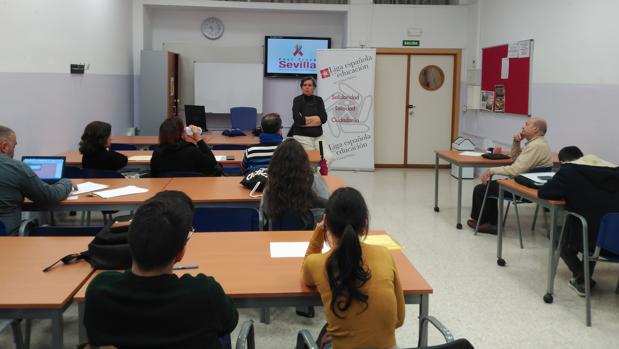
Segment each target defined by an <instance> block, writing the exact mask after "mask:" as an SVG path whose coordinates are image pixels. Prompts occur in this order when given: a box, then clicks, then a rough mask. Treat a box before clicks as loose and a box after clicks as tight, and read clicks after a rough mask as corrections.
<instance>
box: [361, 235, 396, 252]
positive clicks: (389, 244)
mask: <svg viewBox="0 0 619 349" xmlns="http://www.w3.org/2000/svg"><path fill="white" fill-rule="evenodd" d="M363 242H365V243H366V244H368V245H378V246H384V247H386V248H387V249H388V250H401V249H402V245H400V244H399V243H398V242H397V241H395V240H394V239H393V238H392V237H391V236H389V235H387V234H381V235H368V236H366V237H365V240H364V241H363Z"/></svg>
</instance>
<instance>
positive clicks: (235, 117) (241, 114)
mask: <svg viewBox="0 0 619 349" xmlns="http://www.w3.org/2000/svg"><path fill="white" fill-rule="evenodd" d="M257 119H258V112H257V110H256V108H253V107H234V108H230V122H231V124H232V128H238V129H241V130H243V131H247V130H253V129H255V128H256V121H257Z"/></svg>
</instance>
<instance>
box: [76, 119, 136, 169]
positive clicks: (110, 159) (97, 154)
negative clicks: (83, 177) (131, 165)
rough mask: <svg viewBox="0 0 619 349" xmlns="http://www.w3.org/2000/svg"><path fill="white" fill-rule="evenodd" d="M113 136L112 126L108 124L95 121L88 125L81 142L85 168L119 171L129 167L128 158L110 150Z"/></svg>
mask: <svg viewBox="0 0 619 349" xmlns="http://www.w3.org/2000/svg"><path fill="white" fill-rule="evenodd" d="M111 135H112V125H110V124H108V123H107V122H103V121H93V122H91V123H89V124H88V125H86V128H85V129H84V134H82V140H81V141H80V153H82V167H83V168H86V169H92V170H108V171H118V170H120V169H121V168H123V167H125V166H127V157H126V156H124V155H123V154H120V153H117V152H115V151H113V150H110V146H111V144H112V141H111V138H110V137H111Z"/></svg>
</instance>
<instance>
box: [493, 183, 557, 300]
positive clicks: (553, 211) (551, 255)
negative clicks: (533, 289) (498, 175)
mask: <svg viewBox="0 0 619 349" xmlns="http://www.w3.org/2000/svg"><path fill="white" fill-rule="evenodd" d="M497 183H498V184H499V199H498V200H499V215H498V216H499V221H498V226H497V250H496V254H497V264H498V265H499V266H501V267H503V266H505V260H504V259H503V230H504V227H503V219H502V218H501V217H503V209H504V208H503V198H504V196H505V193H506V192H507V193H512V195H516V196H519V197H522V198H525V199H527V200H529V201H531V202H534V203H536V204H538V205H540V206H541V207H544V208H547V209H548V210H550V241H549V243H548V266H547V268H548V282H547V287H546V294H545V295H544V302H546V303H552V301H553V297H552V294H553V292H554V282H553V281H554V272H555V270H556V269H555V268H556V264H557V263H558V254H559V253H560V251H558V250H557V251H555V245H556V240H557V217H558V215H559V213H560V212H561V211H562V210H563V208H564V206H565V201H555V200H544V199H541V198H539V197H538V196H537V189H532V188H529V187H525V186H524V185H521V184H518V183H516V181H515V180H513V179H501V180H498V181H497ZM555 257H556V258H555ZM555 260H556V261H557V262H555Z"/></svg>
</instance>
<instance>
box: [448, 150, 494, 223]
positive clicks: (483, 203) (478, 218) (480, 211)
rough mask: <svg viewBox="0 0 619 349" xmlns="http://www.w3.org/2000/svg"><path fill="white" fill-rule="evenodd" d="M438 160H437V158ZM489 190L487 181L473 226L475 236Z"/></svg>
mask: <svg viewBox="0 0 619 349" xmlns="http://www.w3.org/2000/svg"><path fill="white" fill-rule="evenodd" d="M437 159H438V158H437ZM489 190H490V181H488V183H487V185H486V191H485V192H484V199H483V200H482V201H481V208H480V209H479V215H478V216H477V224H476V225H475V234H474V235H477V232H479V221H481V215H482V214H483V212H484V207H485V206H486V199H487V198H488V191H489Z"/></svg>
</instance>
